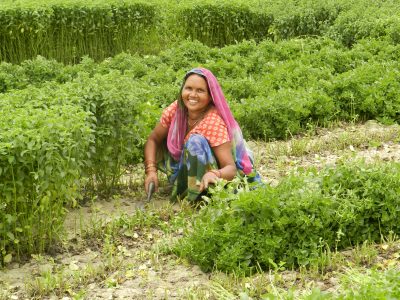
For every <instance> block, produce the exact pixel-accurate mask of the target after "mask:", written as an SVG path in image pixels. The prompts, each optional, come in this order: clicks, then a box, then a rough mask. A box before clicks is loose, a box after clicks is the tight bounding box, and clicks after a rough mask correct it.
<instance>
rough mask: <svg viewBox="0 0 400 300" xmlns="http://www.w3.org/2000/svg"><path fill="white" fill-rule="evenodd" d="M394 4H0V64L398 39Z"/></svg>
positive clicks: (132, 0)
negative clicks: (310, 40) (178, 47)
mask: <svg viewBox="0 0 400 300" xmlns="http://www.w3.org/2000/svg"><path fill="white" fill-rule="evenodd" d="M399 12H400V7H399V5H398V3H397V1H393V0H392V1H373V0H353V1H344V0H334V1H327V0H319V1H303V2H301V3H299V2H298V1H294V0H293V1H255V0H252V1H243V0H236V1H218V2H215V1H202V2H201V3H199V2H198V1H189V0H186V1H179V2H168V3H165V1H158V0H151V1H146V2H144V1H139V0H129V1H124V2H121V1H113V0H108V1H106V2H104V1H85V3H84V4H82V3H80V2H78V1H72V0H63V1H46V2H45V1H39V0H35V1H33V0H31V1H18V2H14V1H5V2H4V3H3V4H2V5H0V61H9V62H14V63H16V62H18V63H19V62H22V61H23V60H25V59H30V58H34V57H36V56H37V55H39V54H40V55H42V56H44V57H47V58H55V59H57V60H59V61H62V62H68V63H71V62H72V63H76V62H78V61H79V59H80V58H81V57H82V56H84V55H89V56H90V57H92V58H94V59H96V60H102V59H104V58H106V57H110V56H114V55H115V54H117V53H120V52H121V51H129V52H139V53H158V52H159V51H160V49H165V48H166V47H170V46H171V44H173V43H175V42H177V41H178V42H179V41H182V40H184V39H191V40H199V41H200V42H202V43H204V44H206V45H209V46H219V47H222V46H225V45H228V44H234V43H237V42H240V41H242V40H244V39H246V40H249V39H253V40H255V41H257V42H259V41H262V40H265V39H272V40H275V41H276V40H281V39H290V38H293V37H305V36H327V37H330V38H332V39H335V40H337V41H339V42H341V43H342V44H344V45H346V46H351V45H353V44H354V43H355V42H356V41H358V40H360V39H362V38H366V37H372V38H379V37H384V38H386V39H387V40H389V41H390V42H392V43H398V42H399V41H400V35H399V32H400V30H399V29H400V21H399V18H398V17H397V16H398V13H399Z"/></svg>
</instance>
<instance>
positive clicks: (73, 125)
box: [0, 0, 400, 270]
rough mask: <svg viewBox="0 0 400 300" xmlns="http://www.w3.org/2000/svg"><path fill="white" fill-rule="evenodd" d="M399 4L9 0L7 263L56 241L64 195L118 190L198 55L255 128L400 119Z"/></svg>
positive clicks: (0, 233) (74, 198)
mask: <svg viewBox="0 0 400 300" xmlns="http://www.w3.org/2000/svg"><path fill="white" fill-rule="evenodd" d="M366 4H368V6H366V7H367V9H363V10H359V8H360V7H361V6H362V5H366ZM283 8H285V9H283ZM397 11H398V8H397V6H396V3H395V2H394V1H393V2H392V1H385V2H377V1H361V0H360V1H354V2H348V1H327V3H325V1H317V2H315V1H310V2H303V3H302V4H301V5H298V4H296V3H295V2H294V1H293V2H291V1H289V2H285V3H283V2H282V3H277V2H274V3H272V2H261V1H257V2H255V1H253V2H249V3H248V4H247V3H246V4H244V3H242V2H239V1H234V2H231V1H229V2H228V1H226V2H223V1H221V2H218V3H217V4H215V3H212V1H203V2H202V3H201V4H198V3H193V2H190V1H182V2H181V3H179V4H178V3H169V4H168V5H165V4H163V5H161V4H160V2H157V1H147V2H145V3H144V2H137V1H135V2H130V1H126V2H124V3H122V2H118V1H114V2H113V1H107V2H101V3H100V2H98V1H92V2H90V3H85V6H83V5H82V4H80V3H78V2H73V1H65V2H60V1H46V3H45V2H41V1H32V2H29V1H21V2H18V1H12V3H11V1H3V2H2V3H1V4H0V24H1V26H0V61H3V62H2V63H1V64H0V116H1V118H0V199H1V201H0V263H4V262H9V261H10V260H12V259H16V258H20V257H24V256H26V255H29V254H31V253H35V252H41V251H45V250H46V249H49V248H50V247H52V246H53V245H54V244H55V242H56V241H57V240H58V238H59V236H60V234H61V233H62V224H63V216H64V215H65V212H66V209H65V208H66V207H71V206H75V205H76V204H77V203H78V202H79V201H80V200H81V199H83V198H84V197H88V196H93V195H94V194H101V195H109V194H111V193H113V191H114V190H115V189H116V188H117V187H118V184H119V178H120V176H121V174H123V173H124V172H125V169H126V168H127V167H128V166H130V165H132V164H135V163H139V162H141V161H142V159H143V157H142V153H143V151H142V150H143V145H144V142H145V139H146V137H147V136H148V134H149V132H150V130H151V129H152V128H153V126H154V125H155V124H156V122H157V120H158V118H159V116H160V113H161V111H162V109H163V108H164V107H166V106H167V105H168V104H169V103H170V102H171V101H173V100H174V99H176V96H177V92H178V90H179V86H180V84H181V80H182V78H183V76H184V74H185V73H186V71H188V70H189V69H191V68H193V67H197V66H203V67H206V68H209V69H210V70H212V71H213V72H214V74H215V75H216V76H217V77H218V79H219V80H220V82H221V85H222V87H223V89H224V92H225V94H226V97H227V99H228V101H229V104H230V106H231V109H232V111H233V113H234V115H235V117H236V119H237V120H238V122H239V123H240V125H241V127H242V129H243V132H244V135H245V136H246V138H248V139H250V138H251V139H264V140H271V139H282V138H287V137H290V136H292V135H294V134H297V133H301V132H302V131H304V130H306V128H308V127H309V126H324V125H328V124H329V123H331V122H335V121H337V120H346V121H364V120H368V119H377V120H379V121H381V122H384V123H399V122H400V95H399V94H400V80H399V79H400V74H399V58H400V46H399V45H398V44H397V39H396V36H397V31H396V30H395V28H396V26H397V23H396V22H397V20H396V18H395V17H393V16H394V15H395V14H396V12H397ZM135 24H136V25H135ZM257 26H258V27H257ZM186 38H188V39H186ZM191 39H198V40H200V41H201V42H200V41H191ZM243 39H253V40H250V41H248V40H244V41H241V40H243ZM146 43H147V44H146ZM232 43H234V44H232ZM229 44H232V45H229ZM161 45H162V47H161ZM210 45H211V46H214V45H218V46H222V45H227V46H224V47H221V48H212V47H211V46H210ZM348 46H351V47H348ZM131 47H132V48H131ZM146 47H148V48H147V50H146ZM161 48H164V50H163V51H160V52H158V50H159V49H161ZM122 50H127V51H129V50H131V52H132V53H131V54H129V53H128V52H121V51H122ZM154 52H157V53H154ZM116 53H119V54H117V55H114V54H116ZM139 53H141V54H139ZM143 53H147V54H143ZM151 53H153V54H151ZM37 54H42V56H36V55H37ZM83 54H88V55H89V56H82V55H83ZM109 56H111V57H109ZM45 57H46V58H45ZM105 57H109V58H106V59H103V58H105ZM27 58H31V59H28V60H27ZM52 58H55V59H52ZM56 59H57V60H56ZM16 62H18V63H19V64H15V63H16ZM66 62H68V63H69V62H76V63H75V64H65V63H66ZM384 180H386V179H384ZM266 192H267V191H266ZM257 197H258V196H257ZM260 197H261V196H260ZM335 205H336V204H335ZM333 209H336V208H335V207H334V208H333ZM332 222H337V220H336V219H335V220H333V221H332ZM332 224H336V223H332ZM364 224H366V223H364ZM388 224H389V223H388ZM390 224H392V223H390ZM332 226H336V227H335V230H337V228H339V227H338V225H337V224H336V225H332ZM360 226H361V225H360ZM214 232H215V233H217V232H218V230H215V231H214ZM337 232H338V231H337ZM366 236H367V235H365V237H366ZM371 236H372V237H375V236H376V235H375V233H374V234H373V235H372V234H371ZM363 237H364V236H363ZM324 239H327V240H329V239H331V237H330V236H327V237H326V238H325V237H324ZM231 240H234V239H231ZM329 241H331V240H329ZM349 241H350V243H351V241H353V240H352V237H350V238H349ZM313 245H314V244H313ZM327 245H328V246H331V244H330V243H327ZM343 245H344V244H343ZM188 247H190V246H188ZM196 247H197V246H196ZM312 247H314V246H312ZM182 249H184V247H183V248H182ZM198 249H202V248H201V247H200V246H199V247H198ZM303 250H304V249H303ZM314 250H315V249H314V248H312V251H313V252H312V253H315V251H314ZM246 251H247V250H246ZM271 251H272V250H271ZM274 251H275V250H274ZM299 251H301V249H300V250H299ZM304 251H306V250H304ZM178 252H179V251H178ZM184 252H185V251H184V250H181V253H182V255H185V254H184ZM271 253H272V252H271ZM296 253H297V252H296ZM193 255H196V254H193ZM199 255H203V254H199ZM263 255H264V254H263ZM238 257H239V258H240V259H238V260H237V261H236V262H233V263H231V265H230V266H226V267H224V266H223V267H222V268H225V269H227V270H232V269H234V268H233V267H232V265H233V264H235V263H237V262H238V261H241V259H242V258H243V256H242V254H240V255H239V256H238ZM255 257H257V260H255V259H253V261H257V262H258V261H260V259H259V257H258V256H257V255H256V256H255ZM313 257H314V256H312V255H311V258H313ZM270 258H271V259H272V260H278V259H287V261H289V262H293V263H300V262H301V261H303V260H307V259H308V256H307V255H305V256H304V257H303V256H301V257H297V256H296V257H288V256H287V254H282V253H277V254H274V255H272V254H271V257H270ZM191 259H193V260H195V261H197V262H198V263H199V264H202V265H203V267H204V268H206V269H207V268H210V266H211V263H215V262H209V261H208V262H207V263H204V264H203V262H202V261H201V260H200V259H198V258H195V257H191ZM218 265H219V267H221V265H220V264H219V263H218ZM264 265H265V266H268V260H267V259H266V260H264ZM249 266H250V267H252V265H251V264H249Z"/></svg>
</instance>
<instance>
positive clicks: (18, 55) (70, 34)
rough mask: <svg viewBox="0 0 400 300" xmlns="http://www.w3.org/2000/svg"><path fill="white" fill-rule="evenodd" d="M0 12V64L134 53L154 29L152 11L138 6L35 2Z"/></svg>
mask: <svg viewBox="0 0 400 300" xmlns="http://www.w3.org/2000/svg"><path fill="white" fill-rule="evenodd" d="M30 4H32V3H29V2H27V3H24V4H23V5H15V4H9V5H3V7H2V9H0V28H1V30H0V41H1V43H0V45H1V46H0V60H1V61H3V60H5V61H10V62H22V61H23V60H26V59H30V58H33V57H36V56H37V55H43V56H45V57H48V58H55V59H57V60H59V61H63V62H77V61H78V60H79V59H80V57H82V56H84V55H88V54H90V56H91V57H93V58H94V59H96V60H100V59H104V58H106V57H109V56H112V55H115V54H117V53H120V52H122V51H124V50H131V49H140V48H141V47H143V41H144V40H145V39H144V38H145V37H146V36H150V35H151V28H153V27H154V26H155V24H156V22H157V21H156V19H157V18H156V9H155V7H154V6H153V5H150V4H148V3H144V2H138V1H129V2H127V3H124V2H116V1H107V2H103V1H97V2H92V3H91V4H82V3H79V2H78V1H68V0H66V1H62V2H54V1H53V2H51V1H50V2H48V3H45V2H42V3H40V2H38V3H36V5H35V6H34V7H32V6H31V5H30Z"/></svg>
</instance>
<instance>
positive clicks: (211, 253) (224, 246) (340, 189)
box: [175, 162, 400, 274]
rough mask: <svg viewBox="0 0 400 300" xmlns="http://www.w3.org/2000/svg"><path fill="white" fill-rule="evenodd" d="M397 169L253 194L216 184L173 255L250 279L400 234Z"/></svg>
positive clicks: (326, 173)
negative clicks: (262, 272) (283, 265)
mask: <svg viewBox="0 0 400 300" xmlns="http://www.w3.org/2000/svg"><path fill="white" fill-rule="evenodd" d="M399 170H400V165H399V164H393V163H392V164H376V165H366V164H364V163H361V162H358V163H354V164H349V165H345V164H342V165H339V166H338V167H337V168H328V169H326V170H323V171H322V172H321V173H320V174H317V173H316V172H309V173H306V174H302V175H299V174H294V175H292V176H289V177H287V178H285V179H283V180H282V182H281V183H280V184H279V185H278V186H277V187H269V186H267V187H265V188H258V189H257V190H254V191H251V192H242V193H240V192H239V193H236V194H235V193H234V190H235V188H236V187H235V186H230V187H228V188H226V187H223V186H218V187H217V188H216V189H215V191H214V193H213V195H212V200H211V201H210V203H209V204H208V205H207V206H205V207H203V208H202V209H201V211H200V214H199V215H198V217H196V218H195V219H194V221H193V224H192V226H191V229H189V230H188V232H187V233H186V235H185V236H184V238H183V239H181V240H180V241H178V243H177V244H176V246H175V252H176V253H177V254H178V255H180V256H183V257H186V258H188V259H189V260H190V261H192V262H194V263H196V264H198V265H200V266H201V267H202V269H203V270H205V271H211V270H213V269H214V268H216V269H219V270H223V271H228V272H235V273H242V272H244V273H247V274H248V273H251V272H255V271H256V270H257V269H262V270H265V269H268V268H271V267H273V266H274V265H277V264H279V262H281V261H283V262H285V263H286V265H288V266H293V265H295V266H297V265H302V266H306V265H309V264H312V263H313V262H314V261H315V260H316V259H318V257H319V255H320V254H321V253H323V251H326V248H331V249H332V248H336V249H341V248H344V247H348V246H350V245H355V244H359V243H362V242H364V241H365V240H370V241H377V240H379V239H380V237H381V234H383V235H385V234H388V233H389V231H393V232H395V233H398V232H400V227H399V225H398V222H397V216H398V213H399V210H400V203H399V199H398V194H399V192H400V190H399V186H400V176H399V174H400V173H399Z"/></svg>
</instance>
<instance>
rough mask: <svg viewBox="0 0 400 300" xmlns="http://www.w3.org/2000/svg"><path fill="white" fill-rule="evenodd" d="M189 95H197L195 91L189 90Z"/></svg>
mask: <svg viewBox="0 0 400 300" xmlns="http://www.w3.org/2000/svg"><path fill="white" fill-rule="evenodd" d="M189 96H193V97H197V91H196V90H191V91H190V94H189Z"/></svg>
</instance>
